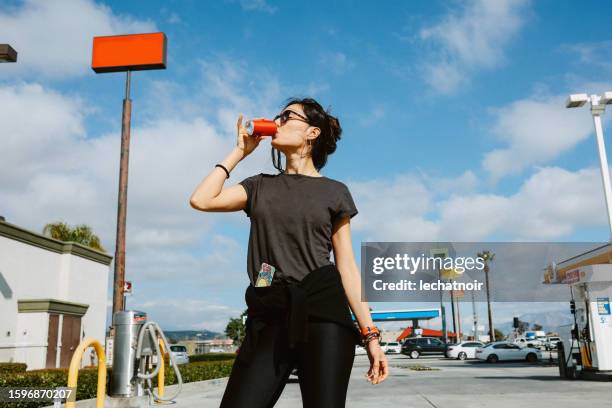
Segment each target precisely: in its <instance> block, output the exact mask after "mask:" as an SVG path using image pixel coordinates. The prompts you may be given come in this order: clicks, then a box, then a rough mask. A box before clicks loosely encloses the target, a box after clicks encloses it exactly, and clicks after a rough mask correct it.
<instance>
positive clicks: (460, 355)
mask: <svg viewBox="0 0 612 408" xmlns="http://www.w3.org/2000/svg"><path fill="white" fill-rule="evenodd" d="M482 347H484V344H483V343H481V342H479V341H464V342H463V343H459V344H450V345H449V346H448V348H447V349H446V357H448V358H456V359H457V360H465V359H467V358H476V349H477V348H482Z"/></svg>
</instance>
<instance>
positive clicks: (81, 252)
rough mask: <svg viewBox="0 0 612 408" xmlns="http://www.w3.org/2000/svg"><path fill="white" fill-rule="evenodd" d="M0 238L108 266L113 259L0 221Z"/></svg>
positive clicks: (98, 252) (71, 243)
mask: <svg viewBox="0 0 612 408" xmlns="http://www.w3.org/2000/svg"><path fill="white" fill-rule="evenodd" d="M0 237H5V238H8V239H12V240H14V241H19V242H23V243H25V244H28V245H32V246H35V247H38V248H42V249H46V250H48V251H52V252H57V253H59V254H71V255H74V256H79V257H81V258H85V259H88V260H90V261H94V262H98V263H101V264H104V265H110V263H111V261H112V260H113V257H112V256H110V255H109V254H106V253H104V252H100V251H96V250H95V249H92V248H89V247H87V246H84V245H81V244H78V243H76V242H64V241H59V240H57V239H53V238H50V237H47V236H44V235H42V234H38V233H36V232H32V231H29V230H26V229H25V228H22V227H19V226H17V225H14V224H10V223H8V222H6V221H2V220H1V219H0Z"/></svg>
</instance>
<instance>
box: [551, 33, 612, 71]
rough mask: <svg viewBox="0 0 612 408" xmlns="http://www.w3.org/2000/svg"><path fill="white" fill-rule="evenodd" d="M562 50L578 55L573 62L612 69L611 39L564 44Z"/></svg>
mask: <svg viewBox="0 0 612 408" xmlns="http://www.w3.org/2000/svg"><path fill="white" fill-rule="evenodd" d="M560 48H561V50H562V51H567V52H569V53H571V54H574V55H576V56H578V59H577V60H575V62H578V63H580V64H584V65H590V66H595V67H598V68H603V69H605V70H609V69H612V59H611V58H610V55H612V41H611V40H604V41H599V42H592V43H577V44H565V45H562V46H561V47H560Z"/></svg>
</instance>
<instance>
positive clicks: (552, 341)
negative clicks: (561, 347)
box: [544, 336, 561, 351]
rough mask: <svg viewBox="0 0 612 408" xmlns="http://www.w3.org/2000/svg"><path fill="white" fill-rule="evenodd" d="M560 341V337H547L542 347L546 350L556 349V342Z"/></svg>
mask: <svg viewBox="0 0 612 408" xmlns="http://www.w3.org/2000/svg"><path fill="white" fill-rule="evenodd" d="M560 341H561V338H560V337H554V336H552V337H548V338H547V339H546V342H545V343H544V348H545V349H546V350H548V351H550V350H556V349H557V343H558V342H560Z"/></svg>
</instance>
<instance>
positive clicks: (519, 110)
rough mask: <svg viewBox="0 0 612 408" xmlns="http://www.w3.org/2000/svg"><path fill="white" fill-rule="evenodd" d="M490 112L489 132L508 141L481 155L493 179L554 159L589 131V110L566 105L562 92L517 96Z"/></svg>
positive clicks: (584, 136)
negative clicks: (515, 99) (539, 95)
mask: <svg viewBox="0 0 612 408" xmlns="http://www.w3.org/2000/svg"><path fill="white" fill-rule="evenodd" d="M494 114H495V116H496V122H495V124H494V126H493V129H492V132H493V134H494V135H495V136H496V137H497V138H498V140H500V141H503V142H505V143H506V144H507V145H508V147H504V148H498V149H494V150H492V151H490V152H488V153H486V154H485V156H484V158H483V161H482V166H483V168H484V169H485V170H486V171H487V172H488V173H489V174H490V175H491V177H492V178H493V179H494V180H496V179H499V178H500V177H503V176H506V175H510V174H516V173H519V172H520V171H522V170H524V169H525V168H527V167H528V166H530V165H533V164H542V163H546V162H548V161H550V160H552V159H555V158H557V157H558V156H559V155H560V154H561V153H563V152H565V151H567V150H569V149H571V148H573V147H574V146H575V145H576V144H578V143H579V142H580V141H582V140H584V139H586V138H587V137H588V136H589V134H591V133H592V131H593V124H592V119H591V116H590V115H589V113H588V112H587V111H586V110H585V109H566V108H565V98H564V97H562V96H552V97H547V98H537V97H536V98H528V99H524V100H519V101H516V102H513V103H512V104H511V105H509V106H507V107H504V108H500V109H496V110H495V111H494Z"/></svg>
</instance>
